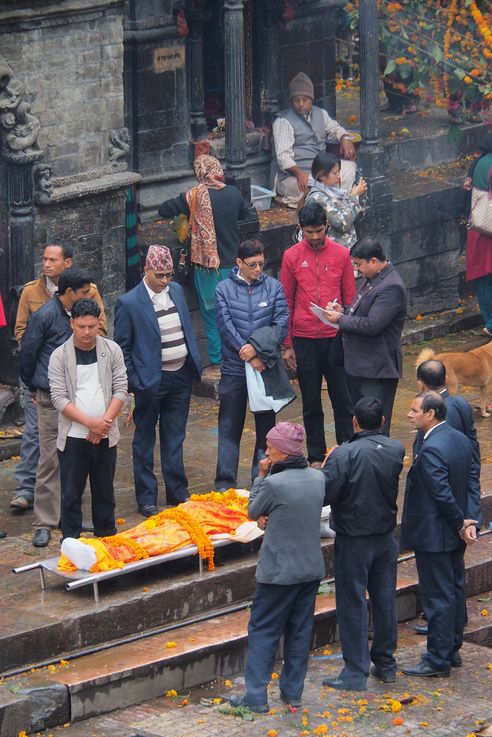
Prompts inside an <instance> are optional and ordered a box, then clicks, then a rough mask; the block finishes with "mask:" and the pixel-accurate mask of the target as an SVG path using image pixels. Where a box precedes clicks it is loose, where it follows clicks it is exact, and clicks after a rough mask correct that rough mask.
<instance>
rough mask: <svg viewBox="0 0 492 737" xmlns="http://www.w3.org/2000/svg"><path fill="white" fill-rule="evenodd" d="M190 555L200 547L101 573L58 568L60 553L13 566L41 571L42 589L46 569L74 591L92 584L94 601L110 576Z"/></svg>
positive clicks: (219, 544)
mask: <svg viewBox="0 0 492 737" xmlns="http://www.w3.org/2000/svg"><path fill="white" fill-rule="evenodd" d="M233 543H235V544H236V545H237V544H238V543H237V541H235V540H231V539H229V538H228V539H227V540H223V539H222V540H214V541H212V545H213V547H214V549H215V548H221V547H224V546H225V545H231V544H233ZM190 555H198V548H197V547H196V545H187V546H186V547H185V548H180V549H179V550H174V551H173V552H172V553H164V554H163V555H153V556H152V557H150V558H144V559H143V560H137V561H135V562H134V563H127V564H126V565H125V566H124V567H123V568H116V569H115V570H113V571H103V572H101V573H90V571H80V570H77V571H73V572H72V573H68V572H66V571H59V570H58V567H57V566H58V560H59V558H60V556H59V555H56V556H54V557H53V558H46V560H39V561H37V562H36V563H28V564H27V565H25V566H19V567H18V568H13V569H12V571H13V573H26V572H27V571H35V570H38V571H39V578H40V584H41V590H42V591H45V590H46V582H45V577H44V574H45V572H46V571H48V572H49V573H55V574H56V575H57V576H61V577H62V578H65V579H68V583H66V584H65V588H66V590H67V591H73V589H80V588H82V586H89V585H92V591H93V594H94V601H95V602H98V601H99V584H100V583H101V581H107V580H108V579H110V578H117V577H119V576H124V575H125V574H127V573H133V572H134V571H140V570H142V569H143V568H150V567H151V566H157V565H159V564H160V563H167V562H168V561H170V560H178V559H180V558H186V557H188V556H190ZM198 572H199V575H202V574H203V560H202V558H201V557H200V556H198Z"/></svg>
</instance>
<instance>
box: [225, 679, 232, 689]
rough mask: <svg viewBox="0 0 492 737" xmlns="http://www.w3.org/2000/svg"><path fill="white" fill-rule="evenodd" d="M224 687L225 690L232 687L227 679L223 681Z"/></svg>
mask: <svg viewBox="0 0 492 737" xmlns="http://www.w3.org/2000/svg"><path fill="white" fill-rule="evenodd" d="M224 686H225V687H226V688H230V687H231V686H232V681H229V679H227V681H224Z"/></svg>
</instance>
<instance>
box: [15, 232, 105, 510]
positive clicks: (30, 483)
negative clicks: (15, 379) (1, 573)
mask: <svg viewBox="0 0 492 737" xmlns="http://www.w3.org/2000/svg"><path fill="white" fill-rule="evenodd" d="M72 262H73V248H72V246H71V245H69V244H68V243H60V242H54V243H49V244H48V245H47V246H46V247H45V249H44V253H43V273H42V274H41V276H40V277H39V279H34V280H33V281H30V282H27V284H26V285H25V287H24V289H23V290H22V294H21V297H20V300H19V306H18V308H17V318H16V321H15V338H16V340H17V342H18V343H19V345H20V343H21V341H22V338H23V336H24V333H25V332H26V327H27V323H28V320H29V318H30V316H31V315H32V314H33V312H36V311H37V310H39V308H40V307H42V306H43V305H44V304H46V302H48V301H49V300H50V299H51V298H52V297H53V295H54V294H55V293H56V291H57V289H58V279H59V278H60V275H61V274H63V272H64V271H65V269H69V268H70V267H71V266H72ZM89 296H90V297H91V299H95V300H96V302H97V303H98V305H99V307H100V309H101V315H100V318H99V334H100V335H106V334H107V326H106V315H105V313H104V305H103V302H102V299H101V295H100V294H99V291H98V289H97V287H96V285H95V284H91V289H90V292H89ZM21 386H22V390H23V403H24V422H25V425H24V433H23V435H22V443H21V449H20V456H21V460H20V461H19V463H18V464H17V465H16V467H15V471H14V475H15V480H16V486H15V491H14V498H13V499H12V501H11V502H10V509H11V510H12V511H13V512H25V511H26V510H28V509H31V507H32V505H33V500H34V486H35V483H36V471H37V467H38V461H39V439H38V416H37V412H36V406H35V404H34V402H33V401H32V398H31V393H30V392H29V390H28V389H27V387H26V386H25V385H24V384H22V383H21Z"/></svg>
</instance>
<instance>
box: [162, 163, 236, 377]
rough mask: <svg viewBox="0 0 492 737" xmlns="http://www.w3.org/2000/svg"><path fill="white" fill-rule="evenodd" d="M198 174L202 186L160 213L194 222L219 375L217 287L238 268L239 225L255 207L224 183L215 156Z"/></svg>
mask: <svg viewBox="0 0 492 737" xmlns="http://www.w3.org/2000/svg"><path fill="white" fill-rule="evenodd" d="M194 170H195V175H196V178H197V180H198V184H197V185H196V186H195V187H193V188H192V189H190V190H189V191H188V192H183V193H182V194H180V195H179V197H173V198H171V199H169V200H166V201H165V202H163V203H162V205H161V206H160V207H159V215H160V216H161V217H163V218H170V217H174V216H176V215H180V214H181V213H184V214H185V215H186V217H188V218H189V221H190V229H191V262H192V263H193V264H194V266H195V269H194V280H195V289H196V293H197V296H198V304H199V306H200V312H201V315H202V318H203V322H204V323H205V330H206V334H207V348H208V356H209V360H210V366H211V369H212V372H213V373H216V374H217V375H218V374H219V372H220V360H221V341H220V336H219V333H218V331H217V323H216V320H215V288H216V286H217V284H218V283H219V282H220V281H222V279H225V278H226V277H227V276H229V272H230V270H231V269H232V267H233V266H235V264H236V256H237V249H238V246H239V232H238V221H239V220H244V219H246V218H247V217H248V214H249V206H248V204H247V203H246V201H245V200H244V198H243V197H242V195H241V193H240V191H239V190H238V189H237V187H234V186H232V185H228V184H225V183H224V172H223V169H222V166H221V165H220V162H219V161H218V160H217V159H216V158H214V157H213V156H207V155H203V156H198V158H197V159H196V160H195V163H194Z"/></svg>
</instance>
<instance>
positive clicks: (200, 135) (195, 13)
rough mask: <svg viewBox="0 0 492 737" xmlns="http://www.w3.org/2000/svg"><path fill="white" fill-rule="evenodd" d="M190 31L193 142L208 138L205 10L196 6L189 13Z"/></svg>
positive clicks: (189, 79)
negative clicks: (204, 112) (205, 98)
mask: <svg viewBox="0 0 492 737" xmlns="http://www.w3.org/2000/svg"><path fill="white" fill-rule="evenodd" d="M187 19H188V25H189V29H190V33H189V36H188V89H189V95H190V130H191V140H192V142H194V143H195V142H197V141H202V140H204V139H206V138H207V122H206V120H205V116H204V114H203V98H204V85H203V22H204V20H205V13H204V11H203V10H202V9H201V8H199V7H197V6H195V7H192V8H191V10H190V11H189V12H188V13H187Z"/></svg>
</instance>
